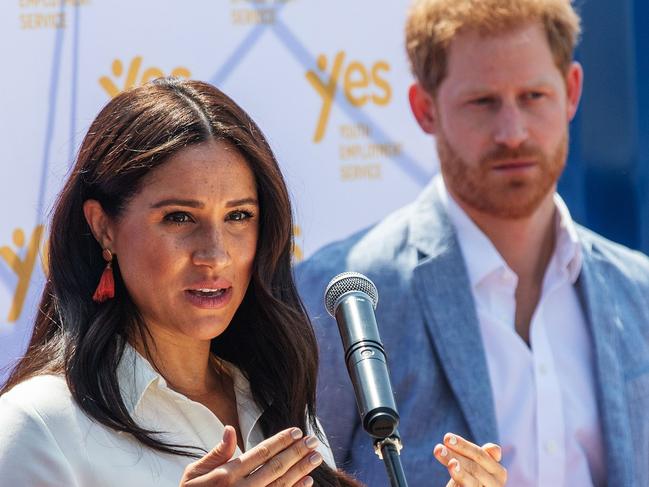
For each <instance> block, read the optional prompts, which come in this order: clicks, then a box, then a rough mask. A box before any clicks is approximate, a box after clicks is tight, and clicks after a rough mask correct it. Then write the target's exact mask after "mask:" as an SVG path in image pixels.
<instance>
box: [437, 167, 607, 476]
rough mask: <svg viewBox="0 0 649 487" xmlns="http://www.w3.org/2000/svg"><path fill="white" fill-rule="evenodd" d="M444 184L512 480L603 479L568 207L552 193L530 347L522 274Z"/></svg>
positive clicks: (576, 251) (576, 253)
mask: <svg viewBox="0 0 649 487" xmlns="http://www.w3.org/2000/svg"><path fill="white" fill-rule="evenodd" d="M437 185H438V190H439V192H440V196H441V197H442V201H443V202H444V204H445V206H446V211H447V213H448V216H449V218H450V221H451V223H452V224H453V226H454V227H455V230H456V232H457V237H458V241H459V244H460V248H461V250H462V254H463V256H464V261H465V263H466V267H467V271H468V275H469V280H470V283H471V291H472V293H473V299H474V302H475V306H476V310H477V315H478V320H479V323H480V331H481V333H482V339H483V343H484V347H485V353H486V357H487V366H488V370H489V379H490V381H491V388H492V391H493V398H494V402H495V411H496V420H497V423H498V433H499V436H500V442H501V446H502V447H503V464H504V465H505V467H506V468H507V470H508V478H509V480H508V485H512V486H515V487H526V486H539V487H559V486H564V485H565V486H579V487H585V486H601V485H605V483H606V468H605V463H604V444H603V440H602V432H601V426H600V422H599V417H598V408H597V400H596V387H595V378H594V361H593V354H592V340H591V337H590V332H589V329H588V326H587V323H586V319H585V316H584V312H583V310H582V307H581V305H580V302H579V298H578V295H577V292H576V290H575V287H574V284H575V281H576V280H577V278H578V277H579V272H580V270H581V259H582V255H581V247H580V245H579V241H578V237H577V232H576V230H575V226H574V223H573V221H572V219H571V217H570V213H569V212H568V209H567V208H566V206H565V204H564V203H563V201H562V200H561V198H560V197H559V195H555V197H554V202H555V206H556V212H555V214H556V217H555V219H556V245H555V249H554V252H553V254H552V257H551V260H550V263H549V264H548V268H547V269H546V272H545V277H544V280H543V287H542V292H541V297H540V299H539V303H538V305H537V308H536V310H535V311H534V314H533V316H532V320H531V324H530V337H529V339H530V346H529V347H528V346H527V344H526V343H525V342H524V341H523V339H522V338H521V337H520V336H519V335H518V333H517V332H516V329H515V322H514V321H515V312H516V301H515V291H516V286H517V282H518V278H517V276H516V274H514V272H513V271H512V270H511V269H510V268H509V267H508V266H507V264H506V263H505V261H504V260H503V258H502V256H501V255H500V254H499V253H498V251H497V250H496V248H495V247H494V246H493V244H492V243H491V241H490V240H489V239H488V238H487V236H486V235H485V234H484V233H483V232H482V231H481V230H480V229H479V228H478V227H477V225H476V224H475V223H474V222H473V221H472V220H471V219H470V218H469V217H468V215H467V214H466V213H465V212H464V211H463V210H462V208H461V207H460V206H459V205H458V204H457V202H456V201H454V199H453V197H452V196H451V195H450V194H449V193H448V192H447V190H446V188H445V186H444V182H443V180H442V178H441V177H439V178H438V182H437Z"/></svg>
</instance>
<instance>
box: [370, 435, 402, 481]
mask: <svg viewBox="0 0 649 487" xmlns="http://www.w3.org/2000/svg"><path fill="white" fill-rule="evenodd" d="M402 448H403V445H402V444H401V438H400V437H399V433H398V432H396V431H395V433H394V435H392V436H388V437H387V438H375V440H374V452H375V453H376V454H377V455H378V457H379V458H380V459H382V460H383V463H384V464H385V470H386V471H387V472H388V478H389V479H390V485H391V486H392V487H408V481H407V480H406V475H405V473H404V471H403V465H401V456H400V455H401V453H400V452H401V449H402Z"/></svg>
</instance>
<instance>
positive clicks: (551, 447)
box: [545, 440, 557, 455]
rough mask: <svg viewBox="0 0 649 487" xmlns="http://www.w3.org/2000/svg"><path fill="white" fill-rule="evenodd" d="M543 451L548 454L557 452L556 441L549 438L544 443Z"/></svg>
mask: <svg viewBox="0 0 649 487" xmlns="http://www.w3.org/2000/svg"><path fill="white" fill-rule="evenodd" d="M545 451H546V452H548V454H550V455H554V454H555V453H556V452H557V442H556V441H554V440H550V441H548V442H546V443H545Z"/></svg>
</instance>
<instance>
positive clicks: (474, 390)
mask: <svg viewBox="0 0 649 487" xmlns="http://www.w3.org/2000/svg"><path fill="white" fill-rule="evenodd" d="M578 232H579V237H580V241H581V243H582V246H583V268H582V272H581V274H580V276H579V279H578V281H577V284H576V286H577V289H578V293H579V295H580V297H581V301H582V305H583V309H584V311H585V315H586V318H587V322H588V323H589V325H590V331H591V336H592V346H593V348H594V357H595V361H596V371H595V374H596V379H597V385H598V389H597V394H598V401H599V407H600V418H601V424H602V430H603V435H604V440H605V447H606V450H605V451H606V468H607V470H608V485H610V486H620V487H639V486H642V487H644V486H649V259H647V257H646V256H644V255H643V254H640V253H638V252H634V251H631V250H629V249H627V248H625V247H622V246H620V245H618V244H615V243H613V242H610V241H608V240H606V239H604V238H602V237H600V236H598V235H596V234H594V233H592V232H590V231H589V230H587V229H585V228H581V227H579V229H578ZM346 270H353V271H358V272H361V273H363V274H365V275H367V276H368V277H369V278H370V279H372V280H373V281H374V283H375V284H376V285H377V288H378V290H379V296H380V297H379V304H378V308H377V321H378V323H379V328H380V333H381V338H382V340H383V343H384V345H385V348H386V351H387V354H388V363H389V367H390V372H391V377H392V383H393V387H394V391H395V396H396V400H397V405H398V408H399V413H400V415H401V423H400V427H399V431H400V433H401V436H402V439H403V442H404V446H405V448H404V450H403V451H402V455H401V456H402V461H403V464H404V468H405V471H406V475H407V477H408V481H409V485H410V486H411V487H413V486H414V487H418V486H422V487H424V486H426V487H430V486H438V485H439V486H443V485H445V484H446V481H447V480H448V474H447V472H446V470H445V469H444V468H443V467H442V466H441V465H439V464H438V463H437V462H436V461H435V460H434V458H433V456H432V453H431V452H432V448H433V446H434V445H435V443H437V442H439V441H440V440H441V439H442V437H443V435H444V433H446V432H448V431H452V432H456V433H458V434H460V435H463V436H465V437H467V438H469V439H470V440H472V441H474V442H475V443H478V444H483V443H486V442H488V441H493V442H498V429H497V425H496V419H495V412H494V398H493V396H492V392H491V386H490V381H489V375H488V370H487V364H486V359H485V352H484V347H483V344H482V339H481V335H480V329H479V325H478V318H477V314H476V310H475V306H474V303H473V297H472V294H471V291H470V285H469V278H468V275H467V271H466V267H465V263H464V260H463V258H462V254H461V252H460V249H459V246H458V243H457V239H456V236H455V233H454V230H453V228H452V226H451V225H450V223H449V221H448V219H447V217H446V214H445V212H444V210H443V209H442V206H441V202H440V201H439V197H438V195H437V192H436V190H435V186H434V185H433V184H430V185H429V186H428V187H427V188H426V189H425V190H424V191H423V192H422V194H421V195H420V196H419V198H418V199H417V200H416V201H414V202H413V203H412V204H410V205H408V206H406V207H404V208H402V209H400V210H397V211H396V212H395V213H393V214H391V215H390V216H388V217H387V218H385V219H384V220H383V221H381V222H380V223H378V224H377V225H375V226H373V227H371V228H369V229H367V230H364V231H361V232H359V233H357V234H355V235H353V236H351V237H349V238H348V239H346V240H343V241H340V242H337V243H334V244H331V245H329V246H327V247H324V248H323V249H321V250H320V251H318V252H317V253H316V254H315V255H314V256H313V257H311V258H310V259H308V260H307V261H305V262H303V263H302V264H300V265H299V266H298V267H297V269H296V278H297V282H298V287H299V289H300V293H301V296H302V299H303V300H304V303H305V306H306V308H307V311H308V312H309V315H310V317H311V319H312V321H313V324H314V327H315V329H316V334H317V337H318V340H319V344H320V354H321V355H320V376H319V386H318V416H319V417H320V419H321V421H322V423H323V425H324V429H325V432H326V433H327V436H328V438H329V441H330V443H331V446H332V448H333V450H334V455H335V456H336V460H337V462H338V466H339V467H341V468H343V469H345V470H347V471H349V472H351V473H353V474H356V475H357V477H358V478H359V479H360V480H362V481H364V482H365V483H366V484H367V485H368V486H370V487H379V486H384V485H385V486H387V485H388V481H387V476H386V474H385V470H384V466H383V464H382V462H381V461H380V460H379V459H378V457H376V456H375V455H374V453H373V450H372V444H371V440H370V438H369V436H368V435H367V434H366V433H365V432H364V431H363V430H362V428H361V426H360V422H359V419H358V412H357V409H356V405H355V401H354V395H353V391H352V388H351V383H350V380H349V378H348V376H347V371H346V369H345V364H344V360H343V353H342V347H341V343H340V337H339V335H338V329H337V326H336V323H335V321H334V320H333V319H332V318H330V317H329V316H328V315H327V313H326V311H325V309H324V306H323V304H322V302H323V299H322V295H323V292H324V289H325V286H326V284H327V282H328V280H329V279H331V277H333V276H334V275H336V274H337V273H339V272H343V271H346ZM567 373H569V371H567Z"/></svg>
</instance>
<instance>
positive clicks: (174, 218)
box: [164, 211, 194, 225]
mask: <svg viewBox="0 0 649 487" xmlns="http://www.w3.org/2000/svg"><path fill="white" fill-rule="evenodd" d="M164 219H165V221H167V222H170V223H176V224H179V225H180V224H183V223H192V222H193V221H194V219H193V218H192V217H191V216H190V215H189V214H188V213H185V212H184V211H175V212H173V213H169V214H168V215H165V217H164Z"/></svg>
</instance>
